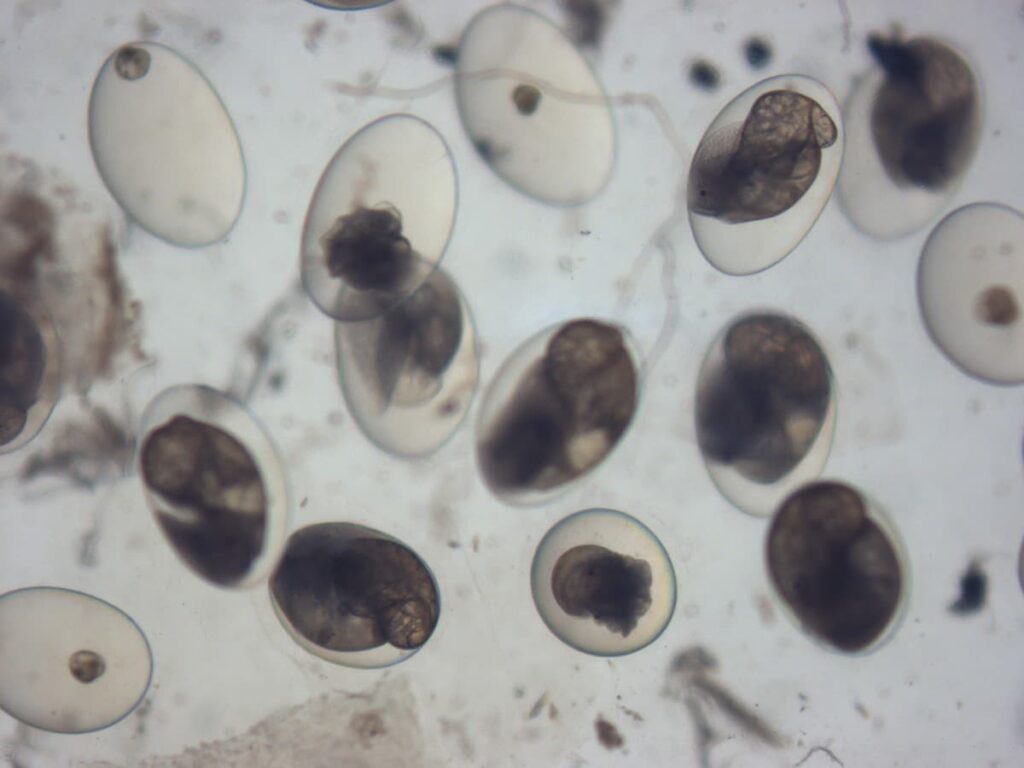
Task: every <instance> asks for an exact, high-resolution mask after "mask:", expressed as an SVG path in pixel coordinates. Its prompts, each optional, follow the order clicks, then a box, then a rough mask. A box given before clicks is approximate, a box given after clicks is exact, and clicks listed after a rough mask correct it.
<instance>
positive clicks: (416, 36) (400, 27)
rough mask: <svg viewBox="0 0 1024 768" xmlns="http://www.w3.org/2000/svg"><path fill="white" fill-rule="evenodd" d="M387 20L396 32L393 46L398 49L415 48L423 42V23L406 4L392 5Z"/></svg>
mask: <svg viewBox="0 0 1024 768" xmlns="http://www.w3.org/2000/svg"><path fill="white" fill-rule="evenodd" d="M386 18H387V21H388V23H389V24H390V25H391V29H392V31H393V32H394V34H393V35H392V37H391V44H392V45H394V46H395V47H396V48H406V49H408V48H415V47H416V46H417V45H419V44H420V41H422V40H423V35H424V34H425V30H424V28H423V22H422V21H420V20H419V19H418V18H416V16H414V15H413V13H412V11H410V10H409V9H408V7H406V5H405V4H404V3H402V2H397V3H392V4H391V10H390V11H389V13H388V15H387V17H386Z"/></svg>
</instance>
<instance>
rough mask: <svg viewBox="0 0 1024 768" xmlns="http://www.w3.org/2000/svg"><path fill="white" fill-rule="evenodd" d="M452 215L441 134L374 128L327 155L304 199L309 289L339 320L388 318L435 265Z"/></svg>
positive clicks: (394, 122)
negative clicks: (328, 158) (312, 189)
mask: <svg viewBox="0 0 1024 768" xmlns="http://www.w3.org/2000/svg"><path fill="white" fill-rule="evenodd" d="M455 210H456V176H455V166H454V164H453V161H452V157H451V154H450V152H449V151H448V146H447V144H445V141H444V139H443V138H442V137H441V135H440V134H439V133H438V132H437V131H436V130H434V128H433V127H431V126H430V125H429V124H428V123H426V122H424V121H423V120H420V119H419V118H418V117H413V116H412V115H388V116H387V117H382V118H380V119H379V120H377V121H375V122H372V123H370V124H369V125H367V126H365V127H363V128H362V129H361V130H359V131H358V132H357V133H356V134H355V135H354V136H352V137H351V138H350V139H349V140H348V141H346V142H345V143H344V144H343V145H342V147H341V149H339V150H338V151H337V153H335V155H334V157H333V158H331V161H330V162H329V163H328V164H327V168H326V169H325V170H324V172H323V175H322V176H321V177H320V181H319V183H318V184H317V187H316V191H315V192H314V193H313V198H312V200H311V201H310V203H309V210H308V212H307V213H306V223H305V226H304V228H303V231H302V284H303V286H304V287H305V289H306V293H308V294H309V297H310V298H311V299H312V300H313V303H314V304H316V305H317V307H319V308H320V310H321V311H322V312H324V313H325V314H327V315H329V316H330V317H333V318H334V319H335V320H340V321H359V320H369V319H372V318H374V317H378V316H380V315H382V314H384V312H386V311H387V310H388V309H390V308H391V307H393V306H395V305H396V304H398V302H400V301H402V300H403V299H405V298H406V297H408V296H409V295H410V294H411V293H412V292H413V291H415V290H416V289H417V288H418V287H419V286H420V285H422V284H423V281H424V280H425V279H426V278H427V275H429V274H430V273H431V271H432V270H433V269H434V267H435V266H436V265H437V263H438V262H439V261H440V260H441V257H442V256H443V255H444V251H445V248H447V246H448V238H449V236H450V235H451V231H452V227H453V225H454V223H455Z"/></svg>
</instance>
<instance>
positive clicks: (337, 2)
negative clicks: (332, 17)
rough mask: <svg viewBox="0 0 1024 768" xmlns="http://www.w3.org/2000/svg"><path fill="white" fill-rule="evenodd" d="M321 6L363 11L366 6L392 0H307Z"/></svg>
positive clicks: (372, 6)
mask: <svg viewBox="0 0 1024 768" xmlns="http://www.w3.org/2000/svg"><path fill="white" fill-rule="evenodd" d="M306 2H308V3H311V4H313V5H319V6H320V7H321V8H332V9H335V10H339V11H361V10H363V9H364V8H376V7H377V6H378V5H387V4H388V3H390V2H391V0H306Z"/></svg>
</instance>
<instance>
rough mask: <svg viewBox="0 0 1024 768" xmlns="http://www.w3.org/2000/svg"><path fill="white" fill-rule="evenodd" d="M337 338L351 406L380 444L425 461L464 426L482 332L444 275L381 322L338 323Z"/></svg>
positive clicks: (344, 389)
mask: <svg viewBox="0 0 1024 768" xmlns="http://www.w3.org/2000/svg"><path fill="white" fill-rule="evenodd" d="M334 337H335V349H336V352H337V363H338V377H339V380H340V382H341V389H342V392H343V394H344V396H345V402H346V403H348V407H349V411H350V412H351V413H352V416H353V418H354V419H355V420H356V421H357V422H358V423H359V426H360V428H361V429H362V430H363V432H364V433H365V434H366V436H367V437H369V438H370V439H371V440H372V441H373V442H374V443H376V444H377V445H378V446H380V447H381V448H383V449H384V450H386V451H390V452H392V453H396V454H399V455H402V456H423V455H426V454H428V453H431V452H432V451H435V450H436V449H437V448H438V447H440V446H441V444H442V443H444V442H445V441H446V440H447V439H448V438H449V437H451V435H452V434H453V433H454V432H455V430H456V428H458V426H459V424H461V423H462V419H463V418H464V417H465V415H466V411H467V410H469V405H470V403H471V402H472V400H473V394H474V392H476V386H477V374H478V371H479V365H478V358H477V346H476V333H475V331H474V327H473V319H472V317H471V316H470V313H469V307H467V306H466V302H465V299H464V297H463V296H462V294H461V293H460V291H459V289H458V287H457V286H456V285H455V282H454V281H453V280H452V279H451V278H450V277H449V276H448V275H447V274H446V273H445V272H444V271H443V270H441V269H436V270H434V272H432V273H431V274H430V276H429V277H427V279H426V280H425V281H424V283H423V284H422V285H421V286H420V287H419V288H417V289H416V290H415V291H414V292H413V294H412V295H411V296H409V297H408V298H407V299H406V300H405V301H403V302H401V303H400V304H398V305H396V306H395V307H394V308H392V309H390V310H388V311H387V312H385V313H384V314H383V315H381V316H380V317H378V318H374V319H373V320H366V321H363V322H361V323H336V324H335V327H334Z"/></svg>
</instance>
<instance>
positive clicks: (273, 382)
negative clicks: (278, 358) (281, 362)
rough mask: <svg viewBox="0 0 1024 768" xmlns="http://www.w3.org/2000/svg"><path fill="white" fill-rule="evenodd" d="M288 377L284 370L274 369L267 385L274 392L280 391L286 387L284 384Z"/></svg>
mask: <svg viewBox="0 0 1024 768" xmlns="http://www.w3.org/2000/svg"><path fill="white" fill-rule="evenodd" d="M287 379H288V377H287V375H285V372H284V371H274V372H273V373H272V374H270V377H269V378H268V379H267V386H268V387H270V389H271V390H273V391H274V392H280V391H281V390H282V389H284V384H285V381H287Z"/></svg>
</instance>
